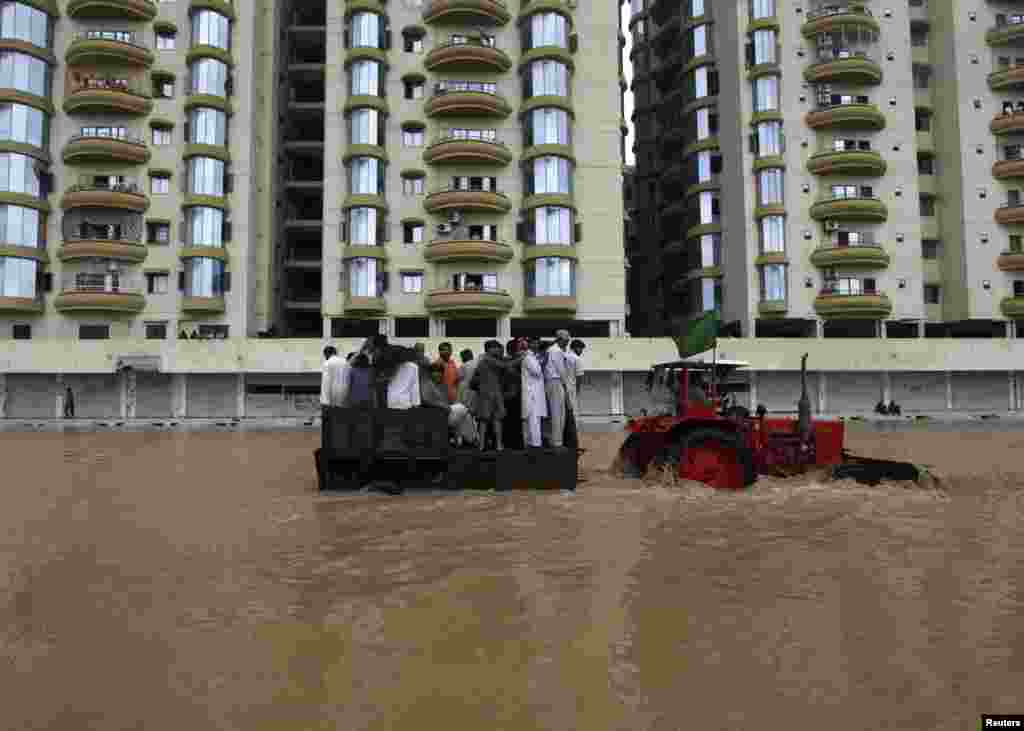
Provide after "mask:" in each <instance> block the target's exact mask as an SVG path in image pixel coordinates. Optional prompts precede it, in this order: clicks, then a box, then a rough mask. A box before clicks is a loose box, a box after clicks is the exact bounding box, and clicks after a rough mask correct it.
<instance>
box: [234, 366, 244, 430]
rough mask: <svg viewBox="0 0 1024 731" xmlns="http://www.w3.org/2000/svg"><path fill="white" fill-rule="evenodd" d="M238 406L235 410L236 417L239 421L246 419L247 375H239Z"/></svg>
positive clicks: (237, 385)
mask: <svg viewBox="0 0 1024 731" xmlns="http://www.w3.org/2000/svg"><path fill="white" fill-rule="evenodd" d="M236 389H237V396H238V406H237V408H236V409H235V411H236V415H237V416H238V418H239V419H244V418H245V374H244V373H239V374H238V381H237V383H236Z"/></svg>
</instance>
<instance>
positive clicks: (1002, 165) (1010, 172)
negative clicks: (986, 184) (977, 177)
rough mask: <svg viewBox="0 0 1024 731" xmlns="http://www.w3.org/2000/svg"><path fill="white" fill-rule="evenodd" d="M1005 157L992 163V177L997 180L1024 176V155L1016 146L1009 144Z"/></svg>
mask: <svg viewBox="0 0 1024 731" xmlns="http://www.w3.org/2000/svg"><path fill="white" fill-rule="evenodd" d="M1005 155H1006V157H1005V159H1003V160H996V161H995V162H994V163H992V177H993V178H995V179H996V180H1010V179H1013V178H1024V156H1022V155H1021V150H1020V148H1019V147H1016V146H1007V149H1006V150H1005Z"/></svg>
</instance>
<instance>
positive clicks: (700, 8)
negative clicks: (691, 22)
mask: <svg viewBox="0 0 1024 731" xmlns="http://www.w3.org/2000/svg"><path fill="white" fill-rule="evenodd" d="M704 12H705V10H704V0H690V17H691V18H697V17H700V16H701V15H704Z"/></svg>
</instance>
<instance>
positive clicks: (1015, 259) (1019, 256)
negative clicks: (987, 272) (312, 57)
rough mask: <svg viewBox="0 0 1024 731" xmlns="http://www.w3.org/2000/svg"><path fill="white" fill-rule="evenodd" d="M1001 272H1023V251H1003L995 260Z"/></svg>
mask: <svg viewBox="0 0 1024 731" xmlns="http://www.w3.org/2000/svg"><path fill="white" fill-rule="evenodd" d="M996 266H998V267H999V270H1000V271H1003V272H1024V251H1004V252H1003V253H1002V254H1000V255H999V258H998V259H997V260H996Z"/></svg>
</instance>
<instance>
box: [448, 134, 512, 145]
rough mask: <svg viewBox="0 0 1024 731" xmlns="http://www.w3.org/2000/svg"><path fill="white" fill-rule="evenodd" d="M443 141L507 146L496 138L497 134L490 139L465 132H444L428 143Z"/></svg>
mask: <svg viewBox="0 0 1024 731" xmlns="http://www.w3.org/2000/svg"><path fill="white" fill-rule="evenodd" d="M443 142H487V143H489V144H492V145H499V146H501V147H507V145H506V144H505V143H504V142H502V141H501V140H499V139H498V138H497V136H495V137H494V138H492V139H487V138H485V137H472V136H470V135H465V134H446V135H443V136H441V137H438V138H436V139H435V140H434V141H433V142H431V143H430V144H431V145H440V144H441V143H443Z"/></svg>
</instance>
